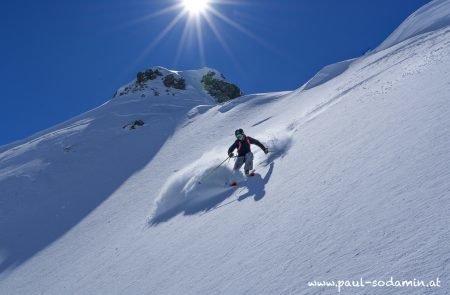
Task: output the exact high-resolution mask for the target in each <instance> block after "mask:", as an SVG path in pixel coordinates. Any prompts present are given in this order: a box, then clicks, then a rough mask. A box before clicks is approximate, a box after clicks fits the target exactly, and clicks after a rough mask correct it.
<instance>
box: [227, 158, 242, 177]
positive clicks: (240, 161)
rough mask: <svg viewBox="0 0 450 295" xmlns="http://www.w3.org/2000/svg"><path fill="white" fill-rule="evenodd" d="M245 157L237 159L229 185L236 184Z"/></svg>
mask: <svg viewBox="0 0 450 295" xmlns="http://www.w3.org/2000/svg"><path fill="white" fill-rule="evenodd" d="M244 161H245V157H236V161H235V162H234V167H233V172H232V173H231V175H230V179H229V180H228V182H229V183H233V182H236V173H237V172H238V170H239V169H241V167H242V165H244Z"/></svg>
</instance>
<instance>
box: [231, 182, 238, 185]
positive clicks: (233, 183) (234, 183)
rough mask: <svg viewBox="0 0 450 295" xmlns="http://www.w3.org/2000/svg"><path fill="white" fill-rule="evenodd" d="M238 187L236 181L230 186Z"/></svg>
mask: <svg viewBox="0 0 450 295" xmlns="http://www.w3.org/2000/svg"><path fill="white" fill-rule="evenodd" d="M237 185H238V183H237V182H236V181H233V182H232V183H231V184H230V186H237Z"/></svg>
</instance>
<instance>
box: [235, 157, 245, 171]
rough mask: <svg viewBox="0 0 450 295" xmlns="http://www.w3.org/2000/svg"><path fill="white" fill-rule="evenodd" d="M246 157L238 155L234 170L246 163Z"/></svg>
mask: <svg viewBox="0 0 450 295" xmlns="http://www.w3.org/2000/svg"><path fill="white" fill-rule="evenodd" d="M244 161H245V157H237V158H236V162H234V168H233V169H234V170H239V169H241V167H242V165H244Z"/></svg>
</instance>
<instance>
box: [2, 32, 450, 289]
mask: <svg viewBox="0 0 450 295" xmlns="http://www.w3.org/2000/svg"><path fill="white" fill-rule="evenodd" d="M449 45H450V28H449V27H444V28H441V29H439V30H436V31H432V32H429V33H427V34H424V35H420V36H416V37H415V39H414V41H411V40H407V41H404V42H401V43H398V44H396V45H395V46H393V47H390V48H387V49H385V50H383V51H379V52H377V53H374V54H371V55H367V56H364V57H362V58H360V59H356V60H355V61H353V62H352V64H351V65H350V66H349V68H348V69H347V70H346V71H345V72H343V73H342V74H341V75H339V76H336V77H335V78H334V79H332V80H329V81H327V82H326V83H324V84H321V85H319V86H316V87H314V88H311V89H309V90H307V91H305V90H302V89H301V88H300V89H299V90H297V91H293V92H283V93H271V94H259V95H249V96H244V97H241V98H238V99H236V100H234V101H232V102H229V103H227V104H225V105H213V102H212V100H211V98H210V97H208V96H207V95H206V94H204V93H202V92H200V91H199V90H198V89H197V88H195V87H192V88H188V90H187V92H184V93H183V92H182V91H180V92H176V93H175V96H172V95H162V96H159V97H141V96H140V94H141V93H135V94H131V95H128V96H123V97H118V98H115V99H113V100H111V101H110V102H108V103H107V104H105V105H103V106H101V107H99V108H97V109H95V110H93V111H91V112H88V113H86V114H83V115H81V116H79V117H77V118H74V119H73V120H71V121H69V122H66V123H64V124H61V125H59V126H57V127H55V128H53V129H51V130H47V131H45V132H42V133H40V134H38V135H37V136H35V137H34V138H32V139H29V140H25V141H23V142H21V143H19V144H17V145H16V146H14V147H12V148H9V149H8V150H6V151H3V152H2V153H1V154H0V161H1V162H0V175H1V176H0V177H1V180H0V192H1V196H0V210H1V212H0V213H1V214H0V263H1V274H0V290H1V292H0V293H1V294H335V293H336V292H337V289H336V288H332V287H329V288H326V287H322V288H314V287H308V285H307V283H308V282H309V281H312V280H359V279H360V277H362V278H363V279H365V280H388V279H389V278H390V277H391V276H393V277H394V278H395V279H410V280H413V279H420V280H425V281H428V280H432V279H436V278H437V277H439V279H440V281H441V288H434V289H424V288H411V287H410V288H393V287H385V288H381V287H380V288H372V287H366V288H364V289H361V288H344V289H343V292H345V294H446V293H448V291H449V285H448V283H449V281H450V280H449V279H450V278H449V273H450V266H449V265H450V247H449V243H448V241H449V240H450V231H449V226H448V225H449V224H450V202H449V196H450V182H449V179H450V164H449V163H450V153H449V142H450V116H449V114H450V100H449V99H448V93H449V92H450V79H449V77H450V49H449V48H450V47H449ZM179 74H180V75H183V73H182V72H180V73H179ZM189 75H193V76H195V73H194V72H190V74H189ZM155 87H156V86H155ZM135 119H143V120H144V121H145V122H146V125H144V126H143V127H141V128H137V129H136V130H124V129H122V126H123V125H124V124H126V123H127V122H129V121H131V120H135ZM236 128H243V129H244V130H245V131H246V132H247V133H248V134H249V135H251V136H253V137H255V138H258V139H261V141H263V142H264V143H265V144H267V145H268V146H269V147H270V148H271V149H272V150H273V151H274V153H272V154H269V157H267V156H266V155H264V154H263V153H262V152H261V151H260V150H259V149H258V148H257V147H255V148H254V152H255V165H256V168H257V170H258V175H257V176H256V177H255V178H251V179H249V180H248V181H245V180H244V181H243V182H242V185H241V186H240V187H238V188H237V189H230V188H228V187H225V186H224V185H223V184H222V182H224V181H225V179H226V178H227V177H229V176H230V173H231V172H230V167H231V165H232V162H230V163H226V166H224V168H221V169H219V172H217V174H213V175H212V176H211V178H208V180H207V181H205V182H204V185H205V186H202V185H203V184H200V185H199V184H198V180H201V178H202V177H201V176H202V175H205V174H206V173H207V171H210V169H212V168H214V167H215V165H218V164H219V163H220V162H221V161H222V160H224V159H225V158H226V150H227V148H228V146H229V145H231V143H232V142H233V140H234V138H233V132H234V130H235V129H236ZM236 177H241V175H236ZM186 196H188V199H187V201H186ZM197 198H201V200H199V199H197ZM191 200H194V203H192V202H191ZM196 201H198V202H196ZM167 204H168V205H167ZM173 204H175V206H172V205H173ZM166 205H167V206H166ZM174 208H175V209H174Z"/></svg>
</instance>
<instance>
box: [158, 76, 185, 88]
mask: <svg viewBox="0 0 450 295" xmlns="http://www.w3.org/2000/svg"><path fill="white" fill-rule="evenodd" d="M163 83H164V86H166V87H167V88H171V87H172V88H175V89H179V90H185V89H186V81H185V80H184V79H183V78H176V77H175V75H174V74H169V75H167V76H165V77H164V79H163Z"/></svg>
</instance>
